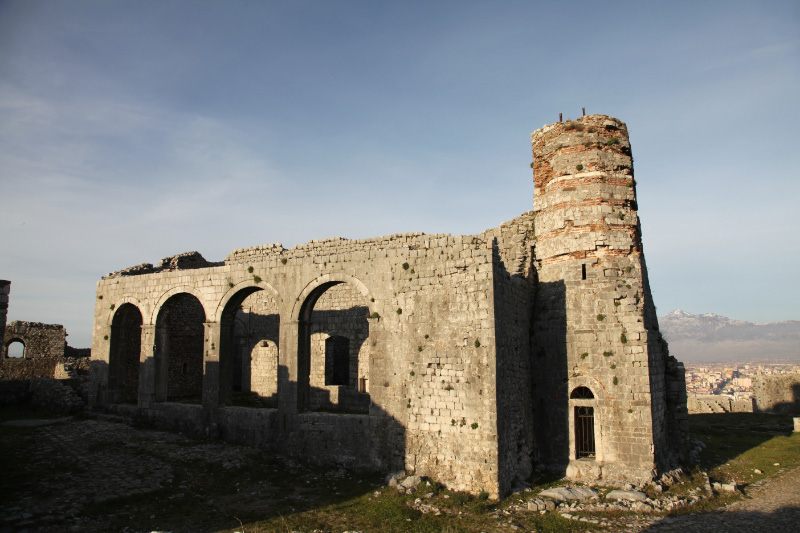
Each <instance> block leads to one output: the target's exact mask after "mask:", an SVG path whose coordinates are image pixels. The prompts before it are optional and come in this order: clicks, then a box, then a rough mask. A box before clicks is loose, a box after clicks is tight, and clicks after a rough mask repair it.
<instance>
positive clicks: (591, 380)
mask: <svg viewBox="0 0 800 533" xmlns="http://www.w3.org/2000/svg"><path fill="white" fill-rule="evenodd" d="M578 387H586V388H587V389H589V390H590V391H592V394H594V397H595V399H596V400H605V399H606V396H607V391H606V388H605V386H603V383H602V382H601V381H600V380H599V379H597V378H596V377H594V376H585V375H582V374H577V375H574V376H570V378H569V379H568V380H567V381H565V382H564V383H562V384H561V385H560V386H559V388H558V396H559V397H560V398H569V397H570V395H571V394H572V391H573V390H575V389H576V388H578Z"/></svg>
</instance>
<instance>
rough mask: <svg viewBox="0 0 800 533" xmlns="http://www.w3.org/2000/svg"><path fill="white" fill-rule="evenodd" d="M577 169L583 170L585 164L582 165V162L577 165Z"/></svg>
mask: <svg viewBox="0 0 800 533" xmlns="http://www.w3.org/2000/svg"><path fill="white" fill-rule="evenodd" d="M575 170H577V171H578V172H580V171H581V170H583V165H581V164H578V165H575Z"/></svg>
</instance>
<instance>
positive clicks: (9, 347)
mask: <svg viewBox="0 0 800 533" xmlns="http://www.w3.org/2000/svg"><path fill="white" fill-rule="evenodd" d="M3 357H5V358H7V359H25V341H23V340H22V339H17V338H14V339H11V340H9V341H8V342H7V343H6V345H5V346H4V347H3Z"/></svg>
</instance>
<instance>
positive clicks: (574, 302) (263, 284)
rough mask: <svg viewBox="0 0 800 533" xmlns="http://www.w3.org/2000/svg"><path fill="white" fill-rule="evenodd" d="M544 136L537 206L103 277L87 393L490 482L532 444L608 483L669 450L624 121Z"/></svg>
mask: <svg viewBox="0 0 800 533" xmlns="http://www.w3.org/2000/svg"><path fill="white" fill-rule="evenodd" d="M532 140H533V150H534V164H533V165H532V166H533V168H534V181H535V196H534V208H535V209H534V211H530V212H527V213H523V214H522V215H520V216H519V217H517V218H515V219H513V220H511V221H509V222H506V223H504V224H503V225H501V226H500V227H499V228H495V229H492V230H487V231H486V232H484V233H482V234H479V235H471V236H452V235H449V234H440V235H426V234H423V233H409V234H398V235H391V236H387V237H378V238H374V239H358V240H347V239H341V238H333V239H323V240H315V241H311V242H309V243H307V244H304V245H299V246H296V247H294V248H291V249H285V248H283V246H281V245H280V244H275V245H266V246H256V247H253V248H245V249H240V250H234V251H233V252H232V253H231V254H230V255H229V256H228V257H227V258H226V259H225V261H224V262H223V263H209V262H207V261H205V260H204V259H203V258H202V257H200V256H199V254H197V253H195V252H191V253H189V254H182V255H180V256H174V257H171V258H167V259H165V260H163V261H162V262H161V263H160V264H159V265H157V266H155V267H154V266H152V265H150V264H142V265H137V266H136V267H133V268H130V269H127V270H124V271H120V272H117V273H113V274H109V275H108V276H106V277H104V278H103V279H102V280H101V281H100V282H99V283H98V289H97V300H96V307H95V318H94V321H95V322H94V324H95V325H94V334H93V344H92V358H93V360H92V373H93V379H94V384H95V385H94V390H93V392H92V394H91V396H90V400H91V401H92V402H93V403H94V404H95V405H97V406H104V407H106V408H108V409H111V410H115V411H118V412H126V413H131V414H133V415H135V416H138V417H140V418H142V419H145V420H148V421H150V422H152V423H154V424H156V425H159V426H161V427H172V428H176V429H182V430H186V431H193V432H203V433H205V434H211V435H218V436H220V437H222V438H226V439H231V440H236V441H241V442H247V443H251V444H254V445H262V446H270V447H273V448H276V449H280V450H283V451H285V452H287V453H292V454H297V455H303V456H306V457H308V458H311V459H314V460H318V461H326V462H327V461H336V462H340V463H343V464H346V465H350V466H361V467H369V468H376V469H382V470H385V471H394V470H398V469H405V470H407V471H414V472H415V473H417V474H419V475H428V476H431V477H434V478H436V479H438V480H440V481H442V482H444V483H446V484H447V485H449V486H451V487H452V488H455V489H462V490H469V491H473V492H478V491H481V490H484V491H486V492H488V493H489V494H491V495H499V494H503V493H506V492H507V491H508V490H510V488H511V487H512V486H513V485H514V484H515V481H523V480H525V479H527V478H528V477H529V476H530V474H531V472H532V467H533V465H534V464H535V463H540V464H543V465H546V466H548V467H550V468H551V469H553V470H555V471H557V472H560V473H562V474H566V475H568V476H570V477H573V478H576V479H582V480H595V479H601V478H602V479H603V480H605V481H606V482H608V483H618V482H619V483H622V482H628V481H633V482H639V481H645V480H649V479H651V478H652V477H653V476H654V475H657V473H658V472H659V471H664V470H668V469H671V468H672V467H673V466H675V465H676V461H677V460H678V459H679V458H680V457H681V456H682V455H683V452H684V449H685V444H686V439H687V424H686V396H685V387H683V389H681V385H682V384H683V368H682V366H681V365H680V364H679V363H677V362H676V361H675V360H674V359H673V358H670V357H669V355H668V352H667V346H666V343H665V342H664V341H663V339H662V337H661V336H660V334H659V333H658V324H657V321H656V316H655V307H654V306H653V303H652V299H651V295H650V290H649V284H648V281H647V273H646V267H645V264H644V256H643V253H642V245H641V231H640V227H639V221H638V217H637V214H636V210H637V207H636V196H635V183H634V181H633V169H632V160H631V156H630V145H629V143H628V135H627V129H626V127H625V124H623V123H622V122H619V121H617V120H615V119H612V118H610V117H605V116H601V115H593V116H588V117H583V118H582V119H579V120H578V121H574V122H568V123H558V124H554V125H551V126H546V127H545V128H543V129H541V130H539V131H537V132H535V133H534V134H533V135H532ZM681 390H683V393H682V394H681ZM126 403H129V404H134V405H125V404H126Z"/></svg>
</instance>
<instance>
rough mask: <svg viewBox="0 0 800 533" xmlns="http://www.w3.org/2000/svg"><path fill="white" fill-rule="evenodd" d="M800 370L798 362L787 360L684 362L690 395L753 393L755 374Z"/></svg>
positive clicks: (730, 396) (739, 395)
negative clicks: (745, 362) (712, 362)
mask: <svg viewBox="0 0 800 533" xmlns="http://www.w3.org/2000/svg"><path fill="white" fill-rule="evenodd" d="M798 373H800V364H786V363H773V364H770V363H749V364H743V363H737V364H733V363H717V364H709V363H686V392H687V393H688V394H689V395H695V396H704V395H719V396H726V397H727V398H728V399H730V400H749V399H751V398H752V397H753V382H754V381H755V378H756V377H757V376H777V375H782V374H798Z"/></svg>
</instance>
